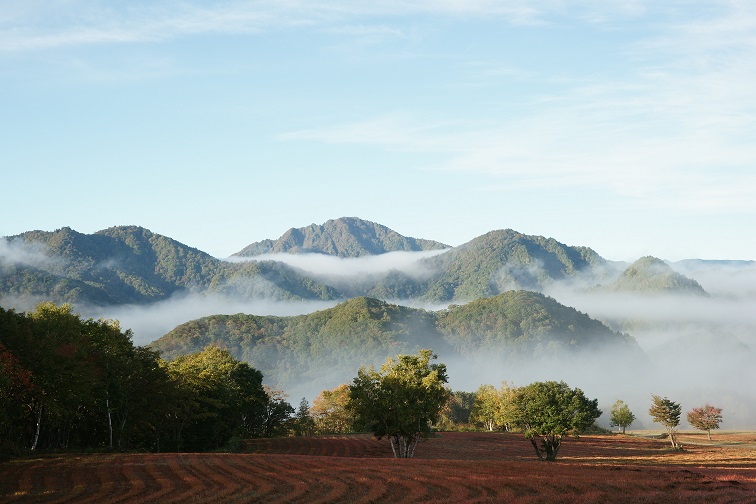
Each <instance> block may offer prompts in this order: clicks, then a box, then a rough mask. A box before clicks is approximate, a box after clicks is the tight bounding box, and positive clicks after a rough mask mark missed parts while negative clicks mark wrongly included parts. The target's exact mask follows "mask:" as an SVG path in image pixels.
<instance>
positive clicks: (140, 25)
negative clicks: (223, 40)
mask: <svg viewBox="0 0 756 504" xmlns="http://www.w3.org/2000/svg"><path fill="white" fill-rule="evenodd" d="M624 4H625V5H623V6H612V5H609V6H607V5H605V2H595V1H592V0H569V1H565V0H561V1H560V0H541V1H539V2H533V1H529V0H473V1H460V0H442V1H431V0H422V1H403V0H395V1H382V2H353V1H347V0H331V1H322V2H307V1H300V0H288V1H281V0H276V1H274V0H268V1H258V2H242V1H236V0H228V1H223V2H215V3H214V4H213V5H212V6H208V4H207V3H203V2H199V1H174V0H164V1H157V2H147V3H129V4H114V3H112V2H104V1H85V0H49V1H39V0H15V1H14V0H8V1H6V2H3V4H2V5H0V51H6V52H16V51H33V50H44V49H52V48H58V47H68V46H80V45H92V44H113V43H134V42H155V41H163V40H168V39H172V38H175V37H181V36H190V35H197V34H205V33H226V34H228V33H233V34H238V33H253V32H259V31H267V30H277V29H281V28H289V27H301V26H307V27H310V26H317V27H333V26H338V25H341V26H342V27H343V26H344V25H345V24H346V25H349V24H353V25H355V26H360V25H359V23H360V21H361V20H368V21H369V22H372V21H374V20H376V19H378V18H402V17H409V16H418V15H439V16H453V17H487V18H488V17H491V16H494V17H497V18H500V19H502V20H503V21H504V22H507V23H510V24H515V25H528V24H540V23H544V22H546V21H545V20H546V18H547V17H548V16H549V15H551V14H557V15H564V14H566V13H571V12H573V11H574V13H575V14H574V15H575V16H576V17H580V18H584V19H590V20H594V21H600V22H604V21H606V20H607V19H611V18H614V17H616V16H622V17H626V16H628V15H630V16H636V15H638V13H639V12H643V7H642V4H643V2H631V3H627V2H624ZM378 29H379V30H380V31H382V32H383V34H385V33H386V30H389V31H392V30H394V29H393V28H389V27H387V26H382V27H379V28H378ZM375 30H376V28H375V27H367V26H364V25H363V26H362V28H361V29H360V31H361V33H360V34H358V36H360V37H364V35H365V33H366V31H370V32H372V33H373V34H375V33H376V32H375Z"/></svg>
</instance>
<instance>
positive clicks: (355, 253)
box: [233, 217, 449, 257]
mask: <svg viewBox="0 0 756 504" xmlns="http://www.w3.org/2000/svg"><path fill="white" fill-rule="evenodd" d="M448 247H449V246H448V245H444V244H443V243H439V242H436V241H433V240H423V239H418V238H411V237H407V236H403V235H400V234H399V233H397V232H396V231H394V230H392V229H389V228H387V227H386V226H382V225H380V224H376V223H375V222H371V221H367V220H363V219H360V218H357V217H340V218H338V219H331V220H328V221H326V222H325V223H324V224H310V225H309V226H306V227H302V228H291V229H289V230H288V231H286V232H285V233H284V234H283V235H281V237H280V238H278V239H277V240H275V241H274V240H269V239H268V240H263V241H259V242H255V243H252V244H250V245H248V246H246V247H244V248H243V249H242V250H240V251H239V252H237V253H236V254H233V255H234V256H240V257H251V256H257V255H262V254H271V253H281V252H283V253H289V254H306V253H316V254H326V255H332V256H337V257H361V256H368V255H378V254H385V253H386V252H395V251H422V250H440V249H444V248H448Z"/></svg>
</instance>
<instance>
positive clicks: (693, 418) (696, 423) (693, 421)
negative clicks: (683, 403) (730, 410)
mask: <svg viewBox="0 0 756 504" xmlns="http://www.w3.org/2000/svg"><path fill="white" fill-rule="evenodd" d="M687 416H688V423H689V424H690V425H692V426H693V427H695V428H696V429H698V430H702V431H706V434H708V435H709V440H711V431H712V430H713V429H719V424H721V423H722V408H715V407H714V406H712V405H710V404H708V403H707V404H705V405H704V406H701V407H700V408H693V409H692V410H690V411H688V414H687Z"/></svg>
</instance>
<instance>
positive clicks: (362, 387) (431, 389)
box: [349, 350, 449, 458]
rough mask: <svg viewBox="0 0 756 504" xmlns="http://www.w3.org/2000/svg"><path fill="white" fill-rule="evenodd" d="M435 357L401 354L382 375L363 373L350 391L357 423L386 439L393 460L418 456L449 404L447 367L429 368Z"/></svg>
mask: <svg viewBox="0 0 756 504" xmlns="http://www.w3.org/2000/svg"><path fill="white" fill-rule="evenodd" d="M435 358H436V356H435V355H433V352H432V351H431V350H420V351H419V352H418V354H417V355H398V356H397V358H396V359H389V360H388V361H386V363H385V364H384V365H383V366H382V367H381V370H380V371H376V370H375V369H373V368H372V367H370V368H367V369H366V368H364V367H363V368H360V370H359V372H358V373H357V377H356V378H355V379H354V381H353V383H352V384H351V385H350V386H349V396H350V402H349V408H350V409H351V411H352V412H353V413H354V416H355V424H356V425H357V426H362V427H363V428H364V429H365V430H368V431H370V432H372V433H373V435H375V436H376V437H377V438H379V439H380V438H382V437H383V436H388V437H389V440H390V441H391V448H392V450H393V452H394V456H395V457H401V458H410V457H412V456H413V455H414V452H415V447H416V446H417V442H418V440H419V439H421V438H427V437H428V436H429V435H430V432H431V424H432V423H433V422H434V421H436V420H437V419H438V417H439V413H440V411H441V409H442V408H443V407H444V405H445V404H446V402H447V401H448V399H449V390H448V389H447V388H446V387H445V386H444V384H445V383H446V382H447V375H446V366H445V365H444V364H434V363H431V360H434V359H435Z"/></svg>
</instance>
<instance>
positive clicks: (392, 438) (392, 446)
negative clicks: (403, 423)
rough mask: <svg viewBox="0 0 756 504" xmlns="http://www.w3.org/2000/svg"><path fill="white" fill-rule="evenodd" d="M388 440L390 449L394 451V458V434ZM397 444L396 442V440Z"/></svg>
mask: <svg viewBox="0 0 756 504" xmlns="http://www.w3.org/2000/svg"><path fill="white" fill-rule="evenodd" d="M389 441H390V442H391V451H392V452H394V458H396V448H395V447H394V436H390V437H389ZM397 444H398V440H397Z"/></svg>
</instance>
